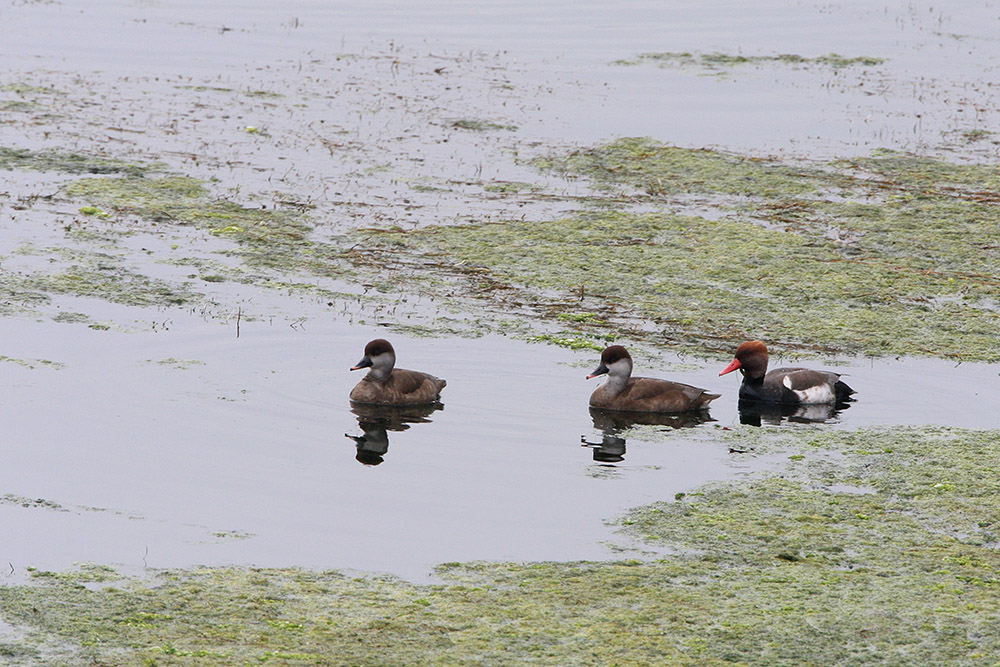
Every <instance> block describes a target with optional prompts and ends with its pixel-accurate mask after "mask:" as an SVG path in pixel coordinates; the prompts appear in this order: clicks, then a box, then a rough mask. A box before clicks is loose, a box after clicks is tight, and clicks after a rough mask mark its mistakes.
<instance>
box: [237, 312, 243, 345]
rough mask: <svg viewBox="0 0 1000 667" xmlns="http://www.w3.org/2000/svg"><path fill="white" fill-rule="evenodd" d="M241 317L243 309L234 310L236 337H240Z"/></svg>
mask: <svg viewBox="0 0 1000 667" xmlns="http://www.w3.org/2000/svg"><path fill="white" fill-rule="evenodd" d="M242 317H243V308H242V307H240V308H237V309H236V337H237V338H239V337H240V319H241V318H242Z"/></svg>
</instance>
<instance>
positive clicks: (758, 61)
mask: <svg viewBox="0 0 1000 667" xmlns="http://www.w3.org/2000/svg"><path fill="white" fill-rule="evenodd" d="M885 61H886V60H885V58H876V57H872V56H855V57H848V56H842V55H840V54H837V53H829V54H827V55H823V56H816V57H814V58H807V57H805V56H800V55H797V54H794V53H782V54H778V55H774V56H744V55H740V54H732V53H723V52H718V51H716V52H712V53H689V52H671V51H666V52H660V53H640V54H639V55H638V56H635V57H634V58H630V59H623V60H616V61H614V62H613V63H612V64H613V65H639V64H642V63H656V64H658V65H660V66H661V67H688V68H690V67H698V68H702V69H707V70H720V69H727V68H733V67H738V66H741V65H770V64H778V65H797V66H810V65H819V66H824V67H829V68H831V69H835V70H837V69H843V68H845V67H855V66H861V67H874V66H876V65H881V64H883V63H884V62H885Z"/></svg>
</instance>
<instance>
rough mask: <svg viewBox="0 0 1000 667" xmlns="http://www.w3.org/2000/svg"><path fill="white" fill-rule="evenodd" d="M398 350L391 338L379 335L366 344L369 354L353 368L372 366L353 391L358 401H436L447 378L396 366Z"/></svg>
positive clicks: (395, 402) (411, 402)
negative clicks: (388, 339)
mask: <svg viewBox="0 0 1000 667" xmlns="http://www.w3.org/2000/svg"><path fill="white" fill-rule="evenodd" d="M395 365H396V351H395V350H393V349H392V345H391V344H390V343H389V341H387V340H385V339H382V338H376V339H375V340H373V341H372V342H370V343H368V345H366V346H365V356H364V357H363V358H362V359H361V361H359V362H358V363H357V364H355V365H354V366H353V367H352V368H351V370H352V371H356V370H358V369H360V368H371V370H370V371H368V375H366V376H364V377H363V378H361V382H359V383H358V384H357V386H356V387H354V389H352V390H351V401H353V402H354V403H374V404H378V405H417V404H421V403H435V402H436V401H437V400H438V399H439V398H440V397H441V390H442V389H444V387H445V385H446V384H447V383H446V382H445V381H444V380H442V379H440V378H436V377H434V376H433V375H428V374H427V373H421V372H419V371H408V370H406V369H403V368H394V366H395Z"/></svg>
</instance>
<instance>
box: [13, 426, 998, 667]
mask: <svg viewBox="0 0 1000 667" xmlns="http://www.w3.org/2000/svg"><path fill="white" fill-rule="evenodd" d="M700 437H702V438H706V439H722V440H723V441H724V442H727V443H728V444H730V445H731V446H732V447H733V448H739V449H741V450H748V451H754V452H756V453H757V454H760V455H767V456H771V457H775V456H781V457H785V458H786V459H787V464H786V465H785V466H784V467H783V468H782V469H781V470H778V471H771V472H765V473H759V474H756V475H753V476H751V477H749V478H748V479H744V480H739V481H730V482H725V483H716V484H711V485H709V486H707V487H704V488H701V489H698V490H696V491H694V492H692V493H690V494H686V495H684V494H681V495H679V497H678V498H676V499H674V500H673V501H670V502H661V503H656V504H654V505H650V506H647V507H642V508H637V509H635V510H634V511H632V512H630V513H629V514H628V515H626V516H625V517H623V518H622V520H621V529H622V530H624V531H627V532H629V533H631V534H633V535H635V536H636V537H638V538H640V539H641V540H642V541H644V542H646V543H648V544H650V545H656V546H659V547H665V548H667V549H669V553H671V554H672V555H668V556H661V557H658V558H656V559H652V560H645V561H640V560H626V561H619V562H581V563H532V564H495V563H482V564H477V563H471V564H458V563H454V564H446V565H443V566H441V567H440V569H439V573H438V574H439V576H440V579H441V581H442V583H440V584H436V585H414V584H410V583H407V582H404V581H400V580H397V579H393V578H380V577H352V576H347V575H345V574H342V573H338V572H315V571H304V570H297V569H290V570H274V569H272V570H266V569H261V570H258V569H246V568H240V569H195V570H191V571H161V572H156V573H153V574H151V575H150V577H149V578H141V579H137V578H130V577H124V576H120V575H118V574H117V573H115V572H114V571H113V570H111V569H110V568H107V567H103V566H83V567H81V568H80V569H79V570H78V571H75V572H69V573H52V572H42V571H35V572H34V573H33V578H34V581H33V582H32V583H31V584H30V585H18V586H7V587H4V588H3V589H2V591H0V593H2V594H0V615H2V616H3V618H4V619H5V620H6V621H7V622H8V623H10V624H11V625H12V626H13V628H14V630H13V633H14V634H15V635H16V638H11V633H10V632H8V633H7V636H6V638H5V639H4V640H2V642H0V656H2V658H3V659H5V660H7V661H9V662H10V663H11V664H29V665H30V664H46V665H58V664H67V665H83V664H96V665H232V664H280V665H348V664H350V665H403V664H441V665H465V664H543V665H568V664H574V665H609V664H616V665H648V664H674V665H722V664H738V665H774V664H795V665H830V664H850V665H865V664H873V665H874V664H879V665H886V664H888V665H914V664H963V665H996V664H998V657H997V656H1000V595H998V594H997V591H998V587H1000V552H998V551H997V549H996V547H997V544H998V537H1000V493H998V492H1000V464H998V460H1000V432H996V431H968V430H959V429H948V428H935V427H932V428H884V429H872V430H865V431H854V432H824V431H823V430H821V429H809V428H806V429H795V430H791V429H784V430H779V429H754V428H743V429H739V430H736V431H733V432H704V433H701V434H700Z"/></svg>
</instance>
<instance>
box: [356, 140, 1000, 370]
mask: <svg viewBox="0 0 1000 667" xmlns="http://www.w3.org/2000/svg"><path fill="white" fill-rule="evenodd" d="M536 165H537V166H539V167H540V168H543V169H549V170H555V171H558V172H559V173H561V174H564V175H566V176H567V177H577V178H586V179H587V180H588V181H590V182H592V183H594V184H595V186H596V187H598V188H602V189H603V190H604V191H606V192H610V193H612V195H614V194H615V193H616V192H618V191H620V190H622V189H632V190H637V191H640V192H642V193H644V194H645V195H646V196H647V197H648V199H647V200H646V203H651V204H652V205H653V206H654V207H655V208H654V210H657V211H663V212H654V213H647V212H630V211H628V210H621V209H620V208H619V209H618V210H608V209H603V208H595V209H594V210H591V211H581V212H577V213H575V214H572V215H570V216H568V217H565V218H561V219H557V220H542V221H538V220H509V221H504V222H487V223H473V224H467V225H447V226H443V225H442V226H430V227H424V228H419V229H413V230H409V231H407V230H402V229H392V230H381V231H380V230H360V231H359V232H358V233H357V236H358V237H359V239H360V241H359V248H358V249H356V251H355V254H356V255H357V256H361V255H366V256H368V257H370V258H371V259H372V261H378V258H385V257H387V256H388V255H390V254H391V255H392V257H393V258H394V261H396V262H404V261H405V260H403V259H402V258H403V257H409V258H410V262H409V265H408V269H409V272H408V274H407V276H408V279H409V280H411V281H415V282H420V281H427V282H430V281H432V280H440V277H441V275H442V273H444V274H446V275H448V274H450V275H452V276H454V277H455V278H456V279H457V280H459V281H460V282H459V284H460V285H462V286H463V289H462V290H461V291H462V293H464V294H465V295H466V296H467V297H469V298H471V299H473V300H475V301H478V302H479V303H480V304H484V305H485V306H486V307H487V308H492V309H494V310H503V311H505V312H508V311H510V310H511V308H512V306H517V307H521V308H523V309H525V310H526V313H527V314H528V315H529V316H531V317H535V318H537V317H539V316H541V317H543V318H545V319H550V320H551V319H555V320H557V321H558V320H559V319H561V318H565V317H566V314H567V313H572V312H576V311H579V310H581V309H583V310H586V311H590V312H593V313H595V314H596V321H594V322H591V323H590V324H591V325H594V326H597V327H602V328H603V329H604V331H605V333H606V334H607V335H609V336H611V337H617V338H626V339H631V340H640V341H641V340H645V341H648V342H652V343H655V344H670V345H674V346H676V347H678V348H679V349H680V350H681V351H685V352H692V353H696V354H702V355H718V354H725V353H728V352H731V350H732V348H733V346H734V344H736V343H739V342H741V341H742V340H747V339H753V338H760V339H763V340H765V341H767V342H768V344H769V345H772V346H773V347H774V348H775V349H780V350H782V351H784V352H795V351H797V350H798V351H803V350H814V351H825V352H833V353H847V354H866V355H888V354H907V355H935V356H944V357H953V358H957V359H969V360H983V361H995V360H997V359H1000V349H998V348H997V346H996V344H995V341H996V340H997V338H998V337H1000V311H998V309H997V308H996V305H995V304H997V303H1000V281H998V280H997V279H996V276H997V275H1000V252H998V249H997V246H996V244H995V243H992V242H991V241H990V239H993V238H995V235H996V229H998V228H1000V213H998V209H997V206H996V202H997V200H998V199H1000V197H998V196H997V195H996V194H995V192H997V190H998V189H1000V171H998V170H997V169H996V168H994V167H992V166H989V165H973V164H968V165H958V164H950V163H947V162H944V161H942V160H938V159H934V158H925V157H916V156H912V155H907V154H901V153H894V152H887V151H882V152H877V153H875V154H873V155H872V156H871V157H867V158H859V159H854V160H844V161H838V162H836V163H832V164H828V165H815V166H800V165H792V164H786V163H783V162H779V161H776V160H766V159H751V158H747V157H744V156H734V155H730V154H727V153H722V152H718V151H710V150H704V149H683V148H679V147H674V146H666V145H663V144H660V143H659V142H655V141H652V140H649V139H621V140H616V141H614V142H611V143H610V144H607V145H604V146H599V147H596V148H594V149H586V150H576V151H572V152H569V153H567V154H563V155H557V156H551V157H548V158H543V159H539V160H537V161H536ZM692 193H696V194H697V195H699V196H700V197H703V198H704V197H707V198H710V199H709V200H708V201H710V202H711V205H712V206H713V208H714V209H715V210H716V211H717V212H718V214H719V215H718V217H714V216H713V217H705V216H700V215H683V214H681V213H670V212H667V211H670V210H671V209H679V210H683V209H684V207H685V206H686V205H687V198H688V197H690V196H691V195H692ZM383 261H384V260H383Z"/></svg>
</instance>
